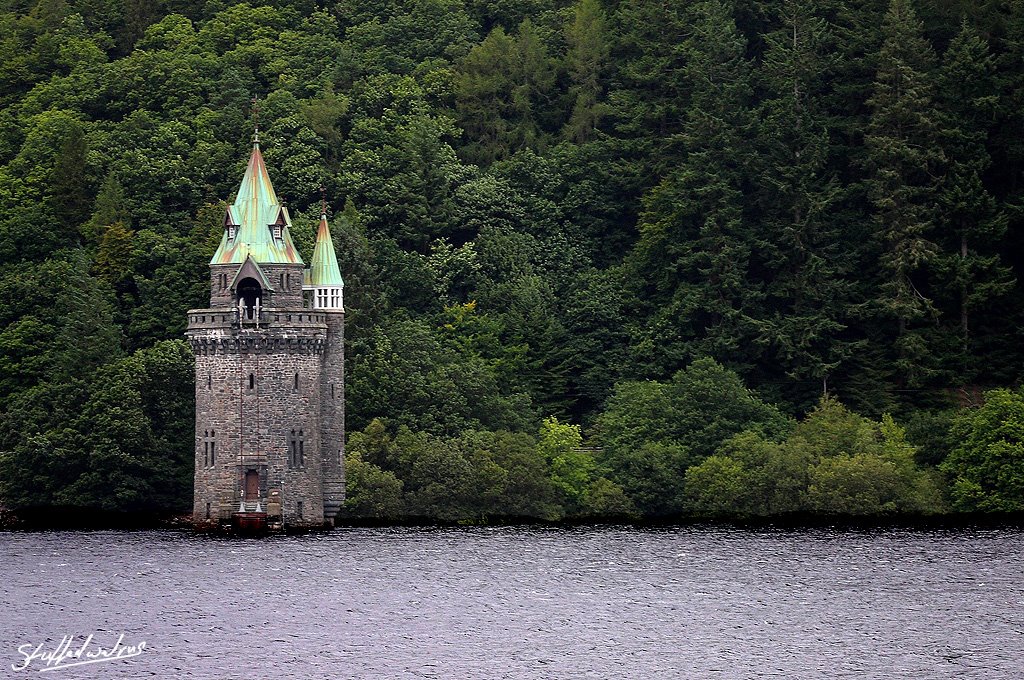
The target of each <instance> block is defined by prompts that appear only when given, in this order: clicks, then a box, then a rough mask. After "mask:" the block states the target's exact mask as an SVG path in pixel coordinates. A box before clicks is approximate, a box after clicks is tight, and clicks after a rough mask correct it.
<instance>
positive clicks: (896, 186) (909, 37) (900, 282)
mask: <svg viewBox="0 0 1024 680" xmlns="http://www.w3.org/2000/svg"><path fill="white" fill-rule="evenodd" d="M882 34H883V36H884V40H883V42H882V47H881V50H880V51H879V55H878V71H877V74H876V77H875V84H874V91H873V94H872V96H871V99H870V100H869V101H868V103H869V104H870V106H871V119H870V122H869V124H868V131H867V135H866V136H865V143H866V145H867V158H866V164H867V167H868V171H869V176H868V178H867V180H866V185H867V191H868V198H869V200H870V202H871V206H872V208H873V213H874V214H873V219H874V228H875V238H876V239H877V245H878V249H879V253H878V275H879V283H878V288H877V292H876V295H875V299H874V300H873V301H872V302H873V306H874V308H875V312H876V315H877V317H878V318H879V320H880V321H883V322H885V321H886V320H887V321H888V322H890V323H891V322H895V324H894V325H895V331H896V337H895V341H894V349H895V352H896V357H895V359H894V362H895V363H894V366H895V369H896V372H897V375H898V379H899V380H900V381H902V382H905V383H906V384H910V385H920V384H922V382H923V381H924V379H925V378H926V377H927V376H928V375H930V374H931V372H932V370H933V366H932V365H931V364H932V363H933V361H934V357H933V356H930V352H929V350H928V347H927V343H926V340H925V338H924V337H923V335H922V333H921V329H920V324H921V322H928V321H930V322H934V321H935V318H936V315H937V310H936V309H935V306H934V304H933V302H932V300H931V298H930V297H929V296H928V294H927V293H928V291H927V289H926V288H924V286H923V281H922V272H923V269H924V267H925V266H926V265H927V264H928V263H929V262H931V261H932V260H933V259H934V257H935V255H936V252H937V247H936V244H935V243H934V240H933V239H934V238H935V234H934V228H935V222H936V217H937V216H936V214H935V202H936V198H937V190H938V187H937V176H938V172H939V171H940V169H941V163H942V160H943V156H942V152H941V149H940V148H939V146H938V141H939V137H938V130H939V121H938V117H937V113H936V110H935V107H934V101H933V98H934V69H935V55H934V53H933V51H932V48H931V45H929V44H928V42H927V40H926V39H925V38H924V35H923V28H922V25H921V22H920V21H919V20H918V18H917V15H916V14H915V13H914V9H913V7H912V5H911V0H892V2H891V3H890V4H889V9H888V11H887V12H886V15H885V19H884V21H883V23H882Z"/></svg>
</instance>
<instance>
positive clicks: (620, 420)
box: [597, 359, 789, 515]
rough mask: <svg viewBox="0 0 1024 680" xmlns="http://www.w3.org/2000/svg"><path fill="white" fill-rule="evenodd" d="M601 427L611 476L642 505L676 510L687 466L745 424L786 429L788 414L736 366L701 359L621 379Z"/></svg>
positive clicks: (770, 430) (654, 510)
mask: <svg viewBox="0 0 1024 680" xmlns="http://www.w3.org/2000/svg"><path fill="white" fill-rule="evenodd" d="M597 428H598V439H599V441H600V443H601V444H602V445H603V447H604V452H603V456H602V460H601V462H602V464H603V465H604V466H605V467H606V468H607V469H608V476H609V479H611V480H612V481H614V482H616V483H618V484H620V485H621V486H622V488H623V490H624V491H625V492H626V495H627V496H629V498H630V499H631V500H632V501H633V502H634V503H635V504H636V506H637V508H638V509H639V510H640V511H641V512H643V513H645V514H653V515H671V514H677V513H679V512H680V511H681V510H682V508H683V496H682V484H683V478H684V476H685V475H686V472H687V469H688V468H690V467H691V466H693V465H697V464H699V463H701V462H702V461H704V459H706V458H708V457H709V456H711V455H712V454H713V453H714V452H715V451H716V449H717V448H718V447H719V446H720V445H721V444H722V442H724V441H725V440H726V439H728V438H729V437H731V436H733V435H735V434H737V433H739V432H742V431H744V430H753V431H756V432H759V433H762V434H764V435H765V436H766V437H768V438H770V439H771V438H775V437H778V436H781V435H783V434H784V433H785V432H786V431H787V430H788V429H789V422H788V420H787V419H786V418H785V417H784V416H783V415H782V414H781V413H780V412H779V411H778V409H776V408H775V407H774V406H771V405H769V404H766V403H764V402H762V401H761V400H759V399H758V398H757V397H755V396H754V395H753V394H752V393H751V392H750V390H748V389H747V388H746V387H744V386H743V383H742V382H741V381H740V379H739V377H738V376H737V375H736V374H735V373H733V372H731V371H729V370H727V369H725V368H723V367H722V366H720V365H719V364H717V363H715V362H714V361H712V360H710V359H700V360H698V361H695V362H694V363H693V364H691V365H690V366H689V367H687V368H686V369H685V370H683V371H680V372H678V373H676V375H675V376H674V377H673V378H672V381H671V382H670V383H659V382H656V381H646V382H627V383H620V384H619V385H617V386H616V388H615V392H614V393H613V394H612V396H611V398H610V399H609V400H608V405H607V407H606V409H605V411H604V412H602V413H601V415H600V416H599V417H598V419H597Z"/></svg>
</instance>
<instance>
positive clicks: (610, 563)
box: [0, 527, 1024, 679]
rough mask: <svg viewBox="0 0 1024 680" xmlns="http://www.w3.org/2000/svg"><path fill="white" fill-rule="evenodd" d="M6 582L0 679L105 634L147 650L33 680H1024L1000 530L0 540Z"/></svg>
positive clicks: (1013, 552)
mask: <svg viewBox="0 0 1024 680" xmlns="http://www.w3.org/2000/svg"><path fill="white" fill-rule="evenodd" d="M0 567H2V578H0V603H2V605H3V618H2V619H0V621H2V623H0V655H2V661H3V666H2V667H0V677H7V676H11V677H30V676H34V675H35V670H30V671H20V672H14V671H12V670H11V664H12V663H20V662H21V660H22V657H21V655H19V654H18V653H17V648H18V646H19V645H21V644H23V643H28V642H32V643H36V644H38V643H40V642H44V641H49V642H48V647H49V648H52V647H54V646H56V643H57V642H58V641H59V640H60V638H61V636H62V635H64V634H76V635H78V636H79V640H81V639H82V638H83V637H84V636H85V635H87V634H88V633H94V634H96V638H97V639H98V640H100V641H101V642H105V643H108V646H109V643H112V642H113V640H114V639H116V637H117V634H118V633H121V632H124V633H125V643H129V642H138V641H140V640H145V641H146V644H147V647H148V648H147V649H146V651H145V653H143V654H142V655H141V656H139V657H137V658H134V659H127V660H120V661H115V662H110V663H104V664H95V665H91V666H83V667H79V668H76V669H71V668H66V669H61V670H57V671H55V672H53V673H46V674H45V675H44V676H42V677H43V678H47V677H49V678H51V679H56V678H79V677H86V678H93V677H100V678H102V677H121V678H129V677H131V678H135V677H159V678H178V677H182V678H303V679H304V678H348V677H370V678H378V677H379V678H405V677H409V678H419V677H426V678H613V677H630V678H634V677H635V678H661V677H670V678H671V677H693V678H707V677H721V678H755V677H758V678H760V677H780V678H825V677H827V678H839V677H857V678H863V677H873V678H893V677H900V678H964V677H968V678H971V677H973V678H1002V677H1007V678H1010V677H1021V676H1022V675H1024V533H1022V532H1021V531H1018V530H1010V529H998V530H988V529H986V530H948V531H945V530H944V531H905V530H885V531H873V532H856V531H830V530H809V531H800V532H792V531H768V530H764V531H743V530H736V529H719V528H715V529H695V528H680V529H658V530H641V529H634V528H616V527H605V528H587V529H537V530H534V529H512V528H495V529H490V528H482V529H409V528H397V529H342V530H336V531H334V532H332V533H330V534H326V535H308V536H291V537H277V538H271V539H266V540H227V539H218V538H209V537H197V536H191V535H187V534H180V533H174V532H141V533H129V532H93V533H63V532H55V533H27V534H0ZM39 667H41V663H40V662H38V661H37V662H35V663H34V664H33V666H32V668H33V669H38V668H39Z"/></svg>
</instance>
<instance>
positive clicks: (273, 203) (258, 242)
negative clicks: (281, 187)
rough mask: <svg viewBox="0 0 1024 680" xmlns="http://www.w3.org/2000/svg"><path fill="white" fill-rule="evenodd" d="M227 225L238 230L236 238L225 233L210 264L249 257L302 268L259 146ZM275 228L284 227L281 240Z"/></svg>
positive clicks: (254, 146)
mask: <svg viewBox="0 0 1024 680" xmlns="http://www.w3.org/2000/svg"><path fill="white" fill-rule="evenodd" d="M224 221H225V226H227V225H234V226H235V237H234V238H233V239H229V238H228V232H227V230H225V231H224V236H223V237H221V242H220V247H219V248H217V252H216V253H214V255H213V259H212V260H210V264H241V263H242V262H245V258H246V257H247V256H251V257H252V259H253V260H254V261H256V262H259V263H267V262H269V263H274V264H302V257H301V256H300V255H299V251H298V250H296V249H295V244H294V243H293V242H292V236H291V233H290V232H289V227H290V226H291V223H292V220H291V216H290V215H289V214H288V209H287V208H285V207H283V206H282V205H281V203H280V202H279V201H278V200H277V194H276V193H274V186H273V185H272V184H271V183H270V175H268V174H267V165H266V163H264V162H263V154H262V153H260V145H259V144H258V143H256V144H253V147H252V155H251V156H250V157H249V165H248V166H247V167H246V168H245V175H243V176H242V184H241V185H240V186H239V187H238V195H237V196H236V197H235V202H234V203H233V204H232V205H230V206H229V207H228V210H227V215H225V217H224ZM274 225H280V227H281V237H280V238H274V231H273V226H274Z"/></svg>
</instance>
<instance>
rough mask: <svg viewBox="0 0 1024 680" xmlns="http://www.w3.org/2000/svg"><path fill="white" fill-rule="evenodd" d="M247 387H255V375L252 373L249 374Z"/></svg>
mask: <svg viewBox="0 0 1024 680" xmlns="http://www.w3.org/2000/svg"><path fill="white" fill-rule="evenodd" d="M249 389H250V390H252V389H256V376H255V375H253V374H252V373H250V374H249Z"/></svg>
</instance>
